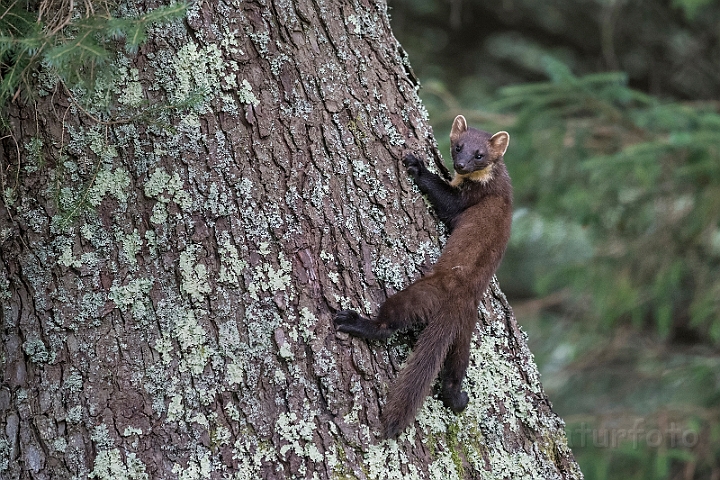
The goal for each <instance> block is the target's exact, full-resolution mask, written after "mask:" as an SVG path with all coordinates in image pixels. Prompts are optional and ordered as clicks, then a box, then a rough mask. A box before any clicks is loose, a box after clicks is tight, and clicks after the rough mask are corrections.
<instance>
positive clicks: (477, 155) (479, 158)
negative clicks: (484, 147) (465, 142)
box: [475, 153, 485, 160]
mask: <svg viewBox="0 0 720 480" xmlns="http://www.w3.org/2000/svg"><path fill="white" fill-rule="evenodd" d="M484 156H485V155H483V154H482V153H476V154H475V159H476V160H482V158H483V157H484Z"/></svg>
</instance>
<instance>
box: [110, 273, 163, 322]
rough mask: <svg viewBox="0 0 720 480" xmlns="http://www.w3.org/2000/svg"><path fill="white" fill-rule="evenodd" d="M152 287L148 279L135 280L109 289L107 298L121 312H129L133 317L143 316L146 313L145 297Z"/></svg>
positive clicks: (151, 282) (146, 300)
mask: <svg viewBox="0 0 720 480" xmlns="http://www.w3.org/2000/svg"><path fill="white" fill-rule="evenodd" d="M152 286H153V281H152V280H151V279H149V278H135V279H132V280H130V281H129V282H128V283H127V285H122V286H120V285H113V286H112V287H110V294H109V296H108V297H109V298H110V300H112V301H113V302H115V305H116V306H117V307H118V308H119V309H120V310H121V311H123V312H125V311H128V310H130V311H131V312H132V313H133V315H136V316H138V317H140V316H144V315H145V314H146V313H147V311H148V305H147V302H148V299H147V295H148V293H150V289H151V288H152Z"/></svg>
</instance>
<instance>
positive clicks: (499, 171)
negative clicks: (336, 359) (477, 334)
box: [334, 115, 512, 438]
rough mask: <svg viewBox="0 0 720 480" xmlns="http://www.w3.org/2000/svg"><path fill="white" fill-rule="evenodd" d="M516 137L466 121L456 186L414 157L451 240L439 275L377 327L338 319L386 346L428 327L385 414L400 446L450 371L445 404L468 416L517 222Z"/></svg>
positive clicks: (389, 433) (410, 162) (393, 301)
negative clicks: (473, 356) (473, 347)
mask: <svg viewBox="0 0 720 480" xmlns="http://www.w3.org/2000/svg"><path fill="white" fill-rule="evenodd" d="M509 140H510V135H508V133H507V132H498V133H496V134H495V135H491V134H489V133H487V132H484V131H482V130H477V129H475V128H469V127H468V126H467V121H466V120H465V117H463V116H462V115H458V116H457V117H456V118H455V120H454V121H453V125H452V130H451V132H450V145H451V149H452V159H453V166H454V168H455V176H454V178H453V179H452V181H451V182H450V183H448V182H447V181H445V180H444V179H442V178H441V177H440V176H438V175H436V174H434V173H432V172H430V171H429V170H428V169H427V168H426V167H425V164H424V163H423V161H422V160H420V159H419V158H417V157H416V156H415V155H413V154H407V155H406V156H405V158H404V159H403V163H404V164H405V167H406V168H407V171H408V173H409V174H410V176H412V177H413V179H414V180H415V183H416V184H417V186H418V188H419V189H420V191H421V192H422V193H424V194H425V195H426V196H427V198H428V200H429V201H430V203H431V204H432V206H433V208H434V209H435V212H436V213H437V215H438V217H439V218H440V220H442V221H443V222H444V223H445V224H446V225H447V227H448V228H449V230H450V232H451V233H450V237H449V238H448V241H447V244H446V245H445V248H444V249H443V251H442V254H441V255H440V258H439V259H438V261H437V263H436V264H435V265H434V267H433V269H432V271H431V272H430V273H429V274H427V275H426V276H424V277H422V278H420V279H419V280H417V281H416V282H415V283H413V284H412V285H410V286H409V287H407V288H406V289H405V290H402V291H401V292H398V293H397V294H395V295H393V296H391V297H390V298H388V299H387V300H386V301H385V303H383V304H382V305H381V306H380V310H379V312H378V314H377V317H376V318H375V319H368V318H364V317H362V316H360V315H359V314H358V313H357V312H355V311H353V310H342V311H340V312H338V313H337V314H336V315H335V318H334V320H335V324H336V325H337V329H338V331H341V332H347V333H349V334H351V335H354V336H356V337H362V338H368V339H386V338H388V337H390V335H392V334H393V333H394V332H395V331H397V330H400V329H403V328H406V327H409V326H411V325H415V324H425V325H426V326H425V328H424V330H423V331H422V333H421V334H420V336H419V338H418V340H417V344H416V346H415V350H414V351H413V353H412V354H411V356H410V358H409V359H408V361H407V365H406V366H405V368H404V369H403V370H402V371H401V372H400V374H399V376H398V379H397V381H396V382H395V385H394V386H393V387H392V388H391V389H390V393H389V395H388V399H387V403H386V405H385V408H384V412H383V424H384V428H385V431H384V435H385V437H386V438H394V437H396V436H397V435H398V434H399V433H400V432H402V431H403V430H405V427H407V426H408V425H409V424H410V423H411V422H412V421H413V419H414V418H415V414H416V412H417V411H418V409H419V408H420V407H421V406H422V403H423V402H424V400H425V397H426V396H427V395H428V393H429V390H430V387H431V384H432V381H433V380H434V379H435V378H436V377H437V376H438V373H440V370H441V367H442V375H441V376H442V388H441V394H442V400H443V403H444V404H445V406H446V407H448V408H450V409H451V410H452V411H454V412H456V413H459V412H462V411H463V410H464V409H465V407H466V406H467V404H468V395H467V393H466V392H464V391H462V390H461V389H460V387H461V384H462V380H463V378H465V372H466V371H467V368H468V364H469V361H470V341H471V338H472V333H473V330H474V328H475V322H476V321H477V318H478V313H477V309H478V305H479V304H480V300H481V298H482V296H483V294H484V293H485V290H487V288H488V285H489V284H490V280H491V279H492V276H493V275H494V274H495V271H496V270H497V268H498V265H499V264H500V260H501V259H502V257H503V254H504V253H505V247H506V245H507V242H508V239H509V238H510V224H511V220H512V186H511V184H510V176H509V175H508V171H507V168H506V167H505V163H504V161H503V155H504V154H505V151H506V150H507V147H508V142H509Z"/></svg>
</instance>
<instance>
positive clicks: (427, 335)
mask: <svg viewBox="0 0 720 480" xmlns="http://www.w3.org/2000/svg"><path fill="white" fill-rule="evenodd" d="M433 320H434V321H431V322H429V323H428V325H427V326H426V327H425V329H424V330H423V331H422V333H421V334H420V337H419V338H418V341H417V344H416V345H415V350H414V351H413V352H412V354H411V355H410V358H409V359H408V361H407V365H405V368H403V369H402V371H401V372H400V374H399V375H398V378H397V380H396V381H395V384H394V385H393V386H392V388H391V389H390V393H389V394H388V399H387V403H386V404H385V409H384V412H383V425H384V426H385V432H384V433H385V438H395V437H396V436H397V435H398V434H399V433H400V432H402V431H403V430H405V428H406V427H407V426H408V425H409V424H410V423H411V422H412V421H413V420H414V419H415V414H416V413H417V411H418V410H419V409H420V407H421V406H422V404H423V402H424V401H425V397H427V395H428V392H429V390H430V387H431V385H432V382H433V380H435V378H437V376H438V374H439V373H440V368H441V367H442V365H443V361H444V360H445V357H446V356H447V353H448V350H449V349H450V345H452V343H453V341H454V340H455V337H456V336H457V333H456V332H449V331H448V327H449V326H451V325H452V323H453V322H450V321H443V320H442V319H440V318H435V319H433Z"/></svg>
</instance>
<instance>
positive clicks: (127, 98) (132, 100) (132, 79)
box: [118, 67, 145, 107]
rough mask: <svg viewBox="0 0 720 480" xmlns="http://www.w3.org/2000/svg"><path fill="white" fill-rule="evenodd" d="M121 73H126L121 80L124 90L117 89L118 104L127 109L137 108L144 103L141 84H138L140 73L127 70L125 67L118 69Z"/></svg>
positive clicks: (134, 70)
mask: <svg viewBox="0 0 720 480" xmlns="http://www.w3.org/2000/svg"><path fill="white" fill-rule="evenodd" d="M118 70H121V71H122V72H123V73H125V72H126V75H124V78H122V79H121V80H124V81H125V85H124V88H123V87H119V90H120V91H121V93H120V95H119V96H118V102H120V103H121V104H123V105H126V106H128V107H139V106H141V105H142V104H143V103H144V102H145V95H144V93H143V88H142V84H141V83H140V72H139V71H138V69H137V68H130V69H127V68H125V67H123V68H121V69H118Z"/></svg>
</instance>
